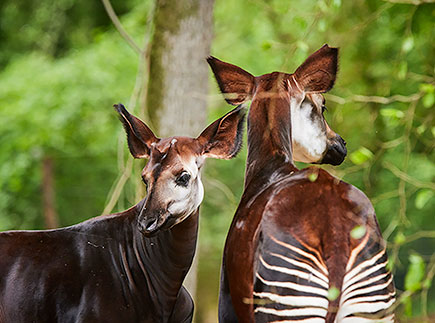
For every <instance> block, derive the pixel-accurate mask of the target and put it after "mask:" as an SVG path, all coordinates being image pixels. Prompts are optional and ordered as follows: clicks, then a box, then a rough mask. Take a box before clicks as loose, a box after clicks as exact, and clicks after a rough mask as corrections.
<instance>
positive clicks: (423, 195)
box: [415, 189, 433, 210]
mask: <svg viewBox="0 0 435 323" xmlns="http://www.w3.org/2000/svg"><path fill="white" fill-rule="evenodd" d="M432 196H433V191H432V190H430V189H423V190H420V191H419V192H418V193H417V196H416V198H415V207H416V208H417V209H419V210H421V209H422V208H424V206H425V205H426V204H427V202H429V200H430V199H431V198H432Z"/></svg>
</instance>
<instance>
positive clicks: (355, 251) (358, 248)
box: [346, 231, 370, 272]
mask: <svg viewBox="0 0 435 323" xmlns="http://www.w3.org/2000/svg"><path fill="white" fill-rule="evenodd" d="M369 236H370V234H369V232H368V231H367V233H366V235H365V237H364V239H363V240H362V241H361V243H360V244H359V245H357V246H356V247H355V248H354V249H353V250H352V252H351V253H350V256H349V260H348V262H347V265H346V272H348V271H349V270H350V269H351V268H352V266H353V264H354V263H355V259H356V257H357V256H358V254H359V253H360V251H361V250H362V249H363V248H364V246H365V244H366V243H367V241H368V240H369Z"/></svg>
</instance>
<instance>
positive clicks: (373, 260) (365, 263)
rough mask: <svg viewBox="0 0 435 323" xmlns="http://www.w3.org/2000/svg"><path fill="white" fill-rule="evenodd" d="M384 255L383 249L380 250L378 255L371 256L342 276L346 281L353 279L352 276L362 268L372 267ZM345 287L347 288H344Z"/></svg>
mask: <svg viewBox="0 0 435 323" xmlns="http://www.w3.org/2000/svg"><path fill="white" fill-rule="evenodd" d="M384 254H385V249H384V250H382V251H381V252H380V253H378V254H377V255H375V256H373V257H372V258H370V259H368V260H366V261H363V262H362V263H360V264H359V265H358V266H356V267H354V268H353V269H352V270H351V271H349V272H348V273H346V275H345V276H344V277H345V279H346V280H350V279H352V278H353V276H355V275H357V274H358V273H359V272H360V271H361V270H362V269H363V268H364V267H371V266H373V265H374V264H375V263H376V261H378V260H379V258H381V257H382V256H383V255H384ZM346 287H347V286H346ZM346 287H345V284H343V290H344V289H345V288H346Z"/></svg>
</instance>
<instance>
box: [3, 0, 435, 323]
mask: <svg viewBox="0 0 435 323" xmlns="http://www.w3.org/2000/svg"><path fill="white" fill-rule="evenodd" d="M112 3H113V6H114V8H115V11H116V12H117V13H118V14H122V13H127V12H128V14H125V15H122V16H121V21H122V23H123V25H124V27H125V28H126V30H127V31H128V32H129V34H131V36H132V37H133V38H134V39H135V41H136V42H137V43H138V44H141V43H142V39H143V34H144V32H146V30H145V24H146V19H147V18H146V17H147V14H148V12H149V10H150V8H151V6H152V1H151V0H149V1H138V0H129V1H112ZM434 10H435V7H434V5H433V4H421V5H410V4H393V3H390V2H388V1H379V0H369V1H341V0H319V1H302V0H296V1H287V0H268V1H266V0H253V1H230V0H216V3H215V9H214V18H215V22H214V25H215V26H214V27H215V28H214V29H215V31H214V34H215V39H214V42H213V48H212V54H213V55H215V56H217V57H218V58H221V59H223V60H226V61H229V62H232V63H234V64H237V65H240V66H242V67H243V68H245V69H246V70H248V71H250V72H251V73H253V74H254V75H260V74H264V73H269V72H272V71H275V70H279V71H283V72H289V73H291V72H293V71H294V70H295V68H297V66H298V65H299V64H301V63H302V62H303V60H304V59H305V58H306V57H307V55H309V54H310V53H311V52H313V51H315V50H316V49H318V48H319V47H320V46H321V45H322V44H324V43H328V44H329V45H331V46H339V47H340V71H339V74H338V78H337V81H336V85H335V87H334V89H333V90H332V91H331V93H329V94H326V95H325V97H326V104H327V106H328V112H327V113H325V116H326V118H327V119H328V123H329V125H330V126H331V128H332V129H333V130H335V131H337V132H338V133H339V134H340V135H341V136H342V137H343V138H344V139H345V140H346V141H347V143H348V144H347V148H348V151H349V155H348V158H347V159H346V160H345V162H344V163H343V164H342V165H341V166H339V167H335V168H333V167H327V166H325V168H326V169H327V170H328V171H329V172H331V173H333V174H335V175H336V176H337V177H339V178H341V179H343V180H345V181H346V182H349V183H351V184H353V185H355V186H357V187H359V188H360V189H361V190H362V191H363V192H365V193H366V194H367V196H368V197H369V198H370V199H371V201H372V203H373V205H374V207H375V210H376V214H377V218H378V221H379V223H380V226H381V229H382V231H383V232H385V239H386V240H387V243H388V251H389V255H390V262H389V265H388V266H389V268H390V269H391V270H392V271H393V272H394V274H395V284H396V287H397V289H398V295H399V297H400V295H404V296H403V298H402V299H401V302H402V303H403V306H402V307H400V308H399V309H398V315H399V316H400V315H401V313H405V314H406V315H408V316H410V315H414V316H416V315H419V314H420V313H419V308H418V307H416V306H415V305H416V304H417V303H418V302H419V297H418V296H419V295H424V291H425V290H427V293H428V305H427V312H429V313H433V312H435V289H434V288H433V286H431V282H432V279H431V278H430V277H429V275H428V273H429V272H430V268H431V265H430V261H429V259H430V256H431V255H432V254H433V253H434V250H433V244H434V239H433V238H428V237H422V236H419V232H421V231H422V230H425V231H429V232H434V231H435V223H434V220H433V219H434V217H433V213H434V212H433V211H434V209H435V194H434V184H433V182H434V175H435V165H434V150H433V147H434V146H433V142H434V139H435V126H434V109H433V106H434V102H435V86H434V70H433V53H434V46H433V44H434V43H435V42H434V36H435V29H434V28H433V12H434ZM53 17H55V18H56V19H54V18H53ZM137 62H138V57H137V56H136V54H135V53H134V52H133V51H132V50H131V49H130V48H129V47H128V45H127V44H126V43H125V41H124V40H123V39H122V38H121V37H120V36H119V34H118V33H117V32H116V31H115V30H114V28H113V27H112V26H111V25H110V21H109V19H108V18H107V15H106V13H105V12H104V10H103V8H102V6H101V4H100V2H99V1H81V2H74V1H71V0H61V1H57V2H56V4H55V5H53V4H52V2H50V1H48V0H41V1H37V2H35V1H18V2H17V1H13V0H6V1H2V2H1V3H0V66H1V67H2V68H1V70H0V228H1V229H2V230H7V229H21V228H42V227H43V216H42V207H41V197H40V195H41V193H40V187H41V171H40V168H41V160H42V159H43V158H45V157H47V156H48V157H50V158H52V159H53V160H54V163H55V186H56V209H57V210H58V212H59V214H60V221H61V225H69V224H72V223H77V222H79V221H82V220H84V219H87V218H90V217H92V216H95V215H98V214H99V213H101V211H102V210H103V208H104V205H105V203H106V202H107V201H106V196H107V194H108V192H109V190H111V186H112V184H113V182H114V181H115V179H116V178H117V177H118V176H119V174H120V170H122V169H124V167H125V165H124V160H125V158H126V154H125V140H124V137H123V136H124V135H123V134H122V130H121V126H120V124H119V122H118V121H117V119H116V115H115V113H114V112H113V110H112V108H111V106H112V104H113V103H117V102H124V103H126V104H127V103H128V102H129V97H130V95H131V94H132V92H133V88H134V82H135V78H136V72H137ZM204 64H205V62H204ZM210 81H211V82H210V84H211V88H212V90H211V92H212V93H213V94H214V95H213V96H211V98H210V110H209V111H210V113H209V121H212V120H215V119H217V118H218V117H220V116H221V115H223V114H224V113H226V112H227V111H229V110H230V109H231V107H229V106H228V105H227V104H225V102H224V100H223V99H222V96H221V95H220V94H219V93H218V89H217V86H215V81H214V80H212V78H211V77H210ZM149 95H152V93H149ZM129 108H130V109H134V108H135V107H134V106H132V107H129ZM120 136H121V137H120ZM245 138H246V136H245ZM121 139H122V140H121ZM245 159H246V148H244V150H242V152H241V153H240V155H239V156H238V157H237V158H235V159H234V160H231V161H214V160H210V161H208V162H207V165H206V167H205V174H204V175H205V176H204V184H205V200H204V203H203V205H202V208H201V212H202V214H201V230H200V263H199V266H200V267H199V268H200V274H199V285H198V286H199V287H198V288H199V290H198V295H199V298H198V300H197V305H196V308H197V309H198V312H197V314H198V321H202V322H206V321H207V318H208V317H212V318H214V317H215V314H214V313H215V311H216V304H217V298H216V297H217V288H218V282H219V270H220V263H221V257H222V249H223V245H224V242H225V236H226V232H227V231H228V228H229V226H230V223H231V219H232V216H233V214H234V212H235V209H236V207H237V205H238V201H239V198H240V195H241V193H242V190H243V175H244V168H245ZM298 165H299V166H300V167H305V165H303V164H298ZM141 167H142V164H140V162H137V163H135V164H134V168H133V176H132V177H131V180H129V182H128V183H127V185H126V187H125V188H124V190H123V191H122V193H121V196H120V198H119V201H118V205H117V209H122V208H127V207H129V206H130V205H131V204H132V203H135V202H136V201H137V198H138V197H140V196H138V194H137V192H138V189H137V188H138V187H139V186H138V184H137V179H138V178H139V177H138V175H137V173H138V172H139V170H140V168H141ZM314 174H315V173H314ZM136 177H137V179H136ZM312 178H313V180H316V178H314V176H313V177H312ZM364 234H365V230H364V228H363V227H356V228H354V230H353V231H352V233H351V236H352V237H353V238H355V239H358V238H361V237H362V236H363V235H364ZM410 254H411V256H409V255H410ZM403 292H404V293H403ZM330 293H331V294H333V295H331V297H332V296H334V291H333V290H332V291H330ZM402 293H403V294H402ZM335 294H336V293H335ZM337 296H338V295H336V297H337ZM422 304H424V302H422ZM422 307H423V305H422ZM209 312H211V313H212V314H209ZM421 312H422V313H424V310H423V309H422V310H421Z"/></svg>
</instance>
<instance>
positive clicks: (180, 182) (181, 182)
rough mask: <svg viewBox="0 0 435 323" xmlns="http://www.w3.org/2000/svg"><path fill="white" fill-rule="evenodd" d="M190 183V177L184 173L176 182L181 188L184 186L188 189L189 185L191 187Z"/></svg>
mask: <svg viewBox="0 0 435 323" xmlns="http://www.w3.org/2000/svg"><path fill="white" fill-rule="evenodd" d="M189 181H190V175H189V173H187V172H182V173H181V174H180V175H179V176H178V177H177V179H176V180H175V183H176V184H177V185H180V186H184V187H186V186H187V185H189Z"/></svg>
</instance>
